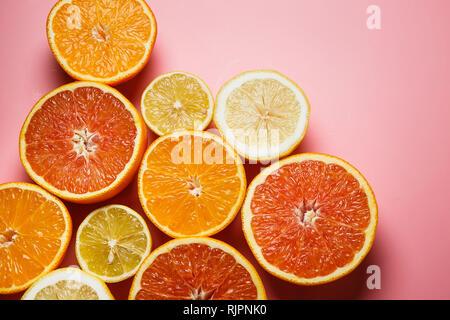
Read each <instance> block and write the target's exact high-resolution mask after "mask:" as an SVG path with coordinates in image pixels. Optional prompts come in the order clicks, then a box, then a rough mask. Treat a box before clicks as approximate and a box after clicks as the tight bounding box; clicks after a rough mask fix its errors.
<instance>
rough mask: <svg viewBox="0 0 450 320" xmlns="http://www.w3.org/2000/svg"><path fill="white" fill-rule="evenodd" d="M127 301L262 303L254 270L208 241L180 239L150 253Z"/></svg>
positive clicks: (237, 255)
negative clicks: (239, 301) (250, 301)
mask: <svg viewBox="0 0 450 320" xmlns="http://www.w3.org/2000/svg"><path fill="white" fill-rule="evenodd" d="M129 299H130V300H256V299H258V300H262V299H266V293H265V290H264V286H263V284H262V282H261V279H260V278H259V276H258V274H257V272H256V270H255V268H254V267H253V266H252V265H251V264H250V262H248V261H247V260H246V259H245V258H244V257H243V256H242V255H241V254H240V253H239V252H238V251H237V250H236V249H234V248H233V247H231V246H229V245H228V244H226V243H224V242H222V241H219V240H215V239H211V238H180V239H175V240H172V241H169V242H167V243H165V244H164V245H162V246H161V247H159V248H158V249H156V250H155V251H153V252H152V253H151V254H150V256H148V258H147V259H145V261H144V262H143V263H142V265H141V267H140V268H139V270H138V272H137V274H136V276H135V278H134V280H133V284H132V285H131V290H130V295H129Z"/></svg>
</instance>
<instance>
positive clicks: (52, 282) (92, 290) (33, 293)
mask: <svg viewBox="0 0 450 320" xmlns="http://www.w3.org/2000/svg"><path fill="white" fill-rule="evenodd" d="M22 300H114V297H113V296H112V294H111V292H110V291H109V289H108V287H107V286H106V284H105V283H104V282H103V281H102V280H100V279H98V278H96V277H94V276H91V275H90V274H88V273H86V272H84V271H81V270H80V269H77V268H72V267H69V268H63V269H58V270H55V271H52V272H50V273H49V274H47V275H45V276H43V277H42V278H39V280H38V281H36V282H35V283H34V284H33V285H32V286H31V287H30V288H29V289H28V290H27V291H25V293H24V294H23V296H22Z"/></svg>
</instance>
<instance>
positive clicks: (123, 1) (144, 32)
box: [51, 0, 151, 78]
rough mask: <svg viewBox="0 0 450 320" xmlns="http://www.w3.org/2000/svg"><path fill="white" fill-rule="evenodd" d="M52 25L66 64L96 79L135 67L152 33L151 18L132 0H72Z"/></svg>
mask: <svg viewBox="0 0 450 320" xmlns="http://www.w3.org/2000/svg"><path fill="white" fill-rule="evenodd" d="M51 28H52V31H53V32H54V42H55V44H56V46H57V48H58V51H59V54H60V55H61V56H62V57H63V58H64V59H65V60H66V63H67V64H68V65H69V67H70V68H71V69H72V70H76V71H77V72H79V73H82V74H88V75H92V76H95V77H99V78H109V77H113V76H115V75H117V74H119V73H121V72H126V71H128V70H129V69H131V68H133V67H135V66H136V65H137V64H138V63H139V62H140V61H141V60H142V59H143V57H144V55H145V52H146V46H148V44H147V43H148V41H149V39H150V36H151V20H150V17H149V16H148V15H147V14H145V12H144V10H143V7H142V5H141V4H140V3H139V2H137V1H134V0H102V1H100V0H87V1H86V0H73V1H72V3H71V4H64V5H63V6H61V8H60V9H59V10H58V11H57V13H56V15H55V17H54V19H53V22H52V26H51Z"/></svg>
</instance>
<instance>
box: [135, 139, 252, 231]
mask: <svg viewBox="0 0 450 320" xmlns="http://www.w3.org/2000/svg"><path fill="white" fill-rule="evenodd" d="M245 188H246V178H245V172H244V166H243V165H242V161H241V159H240V158H239V156H238V155H237V154H236V153H235V152H234V150H233V149H232V148H231V147H230V146H229V145H227V144H226V143H224V141H223V140H222V138H220V137H218V136H216V135H214V134H211V133H208V132H204V131H181V132H175V133H172V134H169V135H165V136H163V137H160V138H158V139H157V140H155V141H154V142H153V143H152V144H151V145H150V147H149V148H148V150H147V152H146V153H145V155H144V158H143V160H142V164H141V168H140V170H139V175H138V192H139V200H140V201H141V205H142V207H143V208H144V211H145V213H146V214H147V215H148V217H149V218H150V220H151V221H152V222H153V223H154V224H155V225H156V226H157V227H158V228H159V229H160V230H161V231H163V232H165V233H166V234H168V235H169V236H171V237H187V236H210V235H212V234H215V233H217V232H219V231H220V230H222V229H223V228H225V227H226V226H227V225H228V224H229V223H230V222H231V221H232V220H233V219H234V217H235V216H236V214H237V212H238V210H239V208H240V206H241V204H242V201H243V200H244V196H245Z"/></svg>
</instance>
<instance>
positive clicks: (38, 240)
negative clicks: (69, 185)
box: [0, 182, 72, 294]
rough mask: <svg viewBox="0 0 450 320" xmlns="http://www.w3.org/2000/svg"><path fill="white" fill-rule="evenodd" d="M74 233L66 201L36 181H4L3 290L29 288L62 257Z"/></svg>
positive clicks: (0, 228) (0, 213) (0, 217)
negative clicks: (29, 182)
mask: <svg viewBox="0 0 450 320" xmlns="http://www.w3.org/2000/svg"><path fill="white" fill-rule="evenodd" d="M71 234H72V221H71V219H70V215H69V212H68V211H67V209H66V207H65V206H64V204H63V203H62V202H61V201H60V200H58V199H57V198H55V197H54V196H52V195H51V194H49V193H48V192H47V191H45V190H44V189H42V188H40V187H38V186H35V185H33V184H28V183H23V182H17V183H16V182H12V183H6V184H2V185H0V294H9V293H15V292H19V291H22V290H24V289H26V288H27V287H28V286H29V285H30V284H31V283H32V282H33V281H34V280H35V279H36V278H38V277H39V276H41V275H43V274H45V273H47V272H49V271H50V270H52V269H54V268H55V267H56V266H58V264H59V263H60V261H61V260H62V258H63V256H64V254H65V252H66V250H67V246H68V245H69V241H70V237H71Z"/></svg>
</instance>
